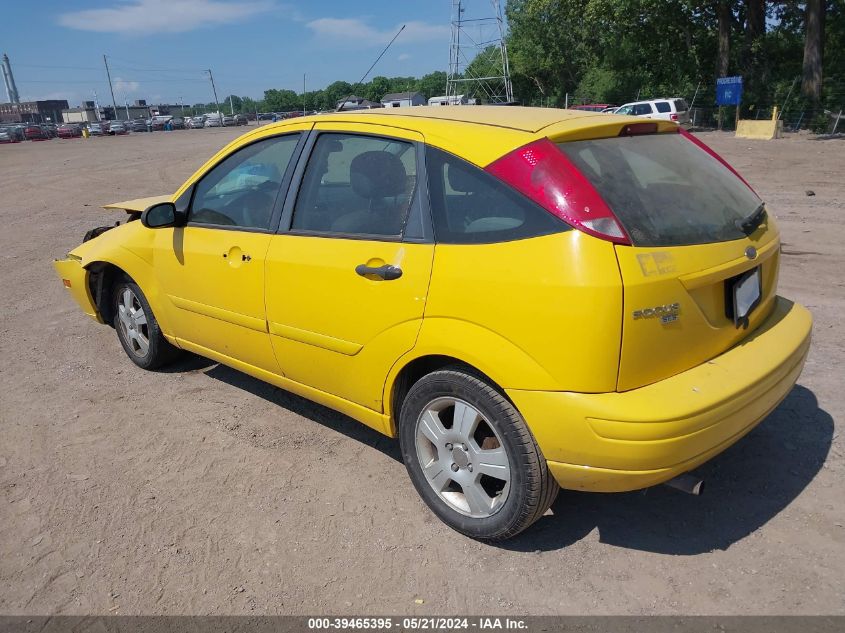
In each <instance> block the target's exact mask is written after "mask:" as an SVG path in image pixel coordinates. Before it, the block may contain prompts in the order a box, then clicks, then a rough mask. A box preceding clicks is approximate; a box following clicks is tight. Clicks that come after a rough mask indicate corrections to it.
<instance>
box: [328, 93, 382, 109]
mask: <svg viewBox="0 0 845 633" xmlns="http://www.w3.org/2000/svg"><path fill="white" fill-rule="evenodd" d="M336 105H337V109H338V110H340V109H341V106H343V109H344V110H370V109H372V108H383V107H384V106H383V105H382V104H380V103H376V102H375V101H370V100H369V99H364V98H363V97H356V96H355V95H351V96H349V97H348V98H347V99H345V100H344V99H341V100H340V101H338V102H337V104H336Z"/></svg>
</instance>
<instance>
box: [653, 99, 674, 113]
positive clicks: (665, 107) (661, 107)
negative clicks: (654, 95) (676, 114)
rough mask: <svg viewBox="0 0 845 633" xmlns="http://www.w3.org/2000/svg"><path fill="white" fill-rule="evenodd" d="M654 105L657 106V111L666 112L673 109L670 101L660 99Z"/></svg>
mask: <svg viewBox="0 0 845 633" xmlns="http://www.w3.org/2000/svg"><path fill="white" fill-rule="evenodd" d="M654 107H656V108H657V111H658V112H660V113H661V114H666V113H667V112H671V111H672V106H670V105H669V102H668V101H658V102H657V103H655V104H654Z"/></svg>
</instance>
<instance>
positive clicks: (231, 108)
mask: <svg viewBox="0 0 845 633" xmlns="http://www.w3.org/2000/svg"><path fill="white" fill-rule="evenodd" d="M229 114H231V115H232V116H235V106H234V105H232V95H229Z"/></svg>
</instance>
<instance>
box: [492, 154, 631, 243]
mask: <svg viewBox="0 0 845 633" xmlns="http://www.w3.org/2000/svg"><path fill="white" fill-rule="evenodd" d="M486 171H487V172H488V173H490V174H492V175H494V176H496V177H497V178H499V179H500V180H503V181H504V182H506V183H507V184H509V185H510V186H512V187H514V188H515V189H516V190H517V191H519V192H521V193H522V194H524V195H526V196H528V197H529V198H530V199H531V200H533V201H534V202H536V203H537V204H539V205H540V206H542V207H543V208H544V209H546V210H547V211H549V212H550V213H552V214H553V215H556V216H557V217H559V218H560V219H562V220H563V221H565V222H567V223H568V224H570V225H572V226H574V227H575V228H577V229H580V230H582V231H584V232H585V233H589V234H590V235H594V236H596V237H600V238H602V239H605V240H610V241H611V242H616V243H617V244H630V243H631V240H630V239H629V237H628V235H627V233H625V230H624V229H623V228H622V225H621V224H620V223H619V221H618V220H617V219H616V216H615V215H613V212H612V211H611V210H610V207H608V206H607V204H606V203H605V201H604V200H603V199H602V197H601V196H600V195H599V193H598V191H596V189H595V188H594V187H593V185H592V184H590V182H589V181H588V180H587V178H586V177H585V176H584V174H582V173H581V172H580V171H579V170H578V168H577V167H576V166H575V165H574V164H572V162H571V161H570V160H569V159H568V158H567V157H566V156H564V154H563V153H562V152H561V151H560V150H559V149H558V148H557V146H556V145H555V144H554V143H552V142H551V141H550V140H549V139H541V140H539V141H535V142H533V143H530V144H528V145H525V146H523V147H520V148H519V149H516V150H514V151H512V152H511V153H510V154H506V155H505V156H503V157H502V158H500V159H499V160H497V161H495V162H494V163H491V164H490V165H488V166H487V169H486Z"/></svg>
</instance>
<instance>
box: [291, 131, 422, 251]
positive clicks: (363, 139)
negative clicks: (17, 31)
mask: <svg viewBox="0 0 845 633" xmlns="http://www.w3.org/2000/svg"><path fill="white" fill-rule="evenodd" d="M416 184H417V166H416V151H415V148H414V144H413V143H410V142H407V141H398V140H395V139H389V138H380V137H374V136H358V135H354V134H321V135H320V136H319V137H318V139H317V142H316V143H315V145H314V150H313V152H312V153H311V157H310V158H309V160H308V166H307V167H306V169H305V175H304V176H303V179H302V185H301V187H300V191H299V197H298V198H297V201H296V206H295V208H294V212H293V222H292V224H291V229H292V230H294V231H308V232H319V233H338V234H352V235H378V236H389V237H396V238H399V237H401V236H402V233H403V231H404V228H405V223H406V222H407V218H408V213H409V211H410V209H411V205H412V202H413V200H414V192H415V190H416Z"/></svg>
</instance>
